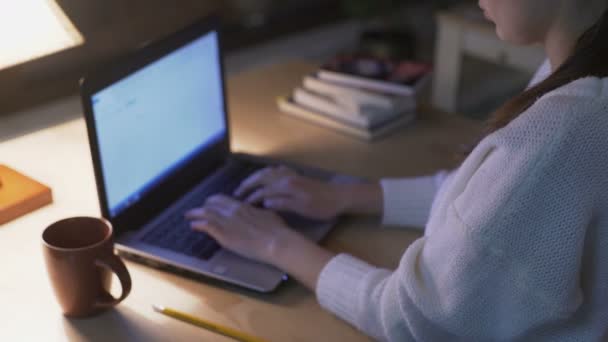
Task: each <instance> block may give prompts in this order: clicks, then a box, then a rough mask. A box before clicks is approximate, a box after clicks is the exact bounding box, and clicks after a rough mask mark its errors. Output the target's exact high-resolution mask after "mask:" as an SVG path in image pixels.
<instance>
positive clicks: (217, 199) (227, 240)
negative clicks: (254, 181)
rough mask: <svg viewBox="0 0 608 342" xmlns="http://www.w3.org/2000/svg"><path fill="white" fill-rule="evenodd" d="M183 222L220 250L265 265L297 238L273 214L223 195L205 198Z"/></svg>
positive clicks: (187, 214)
mask: <svg viewBox="0 0 608 342" xmlns="http://www.w3.org/2000/svg"><path fill="white" fill-rule="evenodd" d="M186 219H188V220H189V221H190V226H191V227H192V229H194V230H198V231H202V232H205V233H207V234H209V235H211V236H212V237H213V238H214V239H215V240H217V242H218V243H219V244H220V245H222V247H224V248H226V249H229V250H231V251H233V252H235V253H237V254H240V255H242V256H245V257H248V258H252V259H255V260H259V261H262V262H266V263H271V262H272V261H273V260H272V259H273V255H275V254H276V251H277V249H278V248H279V246H281V245H282V244H284V243H286V242H287V241H288V239H290V238H292V237H294V234H297V233H295V232H294V231H292V230H291V229H290V228H288V227H287V225H286V224H285V222H284V221H283V220H282V219H281V218H280V217H279V216H278V215H277V214H276V213H274V212H272V211H269V210H264V209H258V208H254V207H252V206H251V205H249V204H246V203H243V202H240V201H237V200H235V199H232V198H230V197H228V196H224V195H215V196H211V197H209V198H208V199H207V201H206V202H205V204H204V205H203V206H202V207H201V208H196V209H192V210H190V211H188V212H187V213H186Z"/></svg>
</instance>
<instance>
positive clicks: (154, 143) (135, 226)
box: [81, 18, 339, 292]
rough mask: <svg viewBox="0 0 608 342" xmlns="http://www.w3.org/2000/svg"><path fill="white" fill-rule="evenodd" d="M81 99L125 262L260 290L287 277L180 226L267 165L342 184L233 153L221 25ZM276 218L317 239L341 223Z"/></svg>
mask: <svg viewBox="0 0 608 342" xmlns="http://www.w3.org/2000/svg"><path fill="white" fill-rule="evenodd" d="M81 97H82V103H83V107H84V113H85V118H86V124H87V129H88V135H89V142H90V147H91V155H92V159H93V166H94V170H95V179H96V183H97V190H98V196H99V203H100V208H101V211H102V215H103V217H105V218H106V219H108V220H109V221H110V222H111V223H112V225H113V227H114V234H115V242H116V249H117V251H118V252H119V253H120V254H121V255H123V256H127V257H131V258H133V259H136V260H139V261H144V262H145V263H147V264H149V265H152V266H158V267H163V268H166V266H169V268H170V269H173V270H182V271H183V270H185V271H188V272H189V273H194V274H198V275H204V276H207V277H212V278H216V279H220V280H223V281H226V282H229V283H232V284H236V285H240V286H243V287H246V288H249V289H252V290H256V291H261V292H270V291H272V290H274V289H275V288H276V287H277V286H278V285H279V284H280V283H281V282H282V281H283V280H285V279H286V278H287V277H286V275H285V274H284V273H283V272H282V271H280V270H278V269H276V268H274V267H272V266H269V265H266V264H262V263H259V262H256V261H253V260H250V259H246V258H243V257H240V256H238V255H237V254H234V253H232V252H230V251H228V250H225V249H223V248H221V247H220V245H219V244H218V243H217V242H216V241H215V240H214V239H213V238H211V237H210V236H208V235H206V234H205V233H202V232H195V231H192V230H191V229H190V226H189V222H187V221H186V220H185V219H184V213H185V212H186V211H187V210H189V209H191V208H194V207H199V206H201V205H202V204H203V203H204V202H205V199H206V198H207V197H209V196H210V195H213V194H218V193H223V194H227V195H231V194H232V192H233V191H234V189H236V187H237V186H238V185H239V184H240V182H241V181H242V180H244V179H245V178H246V177H248V176H249V175H251V174H252V173H253V172H255V171H256V170H259V169H261V168H264V167H267V166H270V165H278V164H282V165H288V166H291V167H293V168H294V169H296V170H297V171H298V172H300V173H301V174H304V175H307V176H310V177H317V178H319V179H323V180H331V179H333V178H336V179H337V178H339V176H337V175H335V174H332V173H331V172H327V171H323V170H318V169H315V168H309V167H303V166H299V165H290V164H285V163H279V162H278V161H275V160H271V159H266V158H264V157H260V156H252V155H247V154H237V153H232V152H231V150H230V132H229V125H228V115H227V108H226V91H225V82H224V70H223V64H222V49H221V38H220V32H219V30H218V22H217V20H216V19H214V18H206V19H203V20H201V21H199V22H197V23H195V24H193V25H191V26H189V27H187V28H185V29H183V30H181V31H179V32H177V33H174V34H172V35H170V36H168V37H167V38H165V39H163V40H160V41H158V42H154V43H151V44H148V45H145V46H143V47H141V48H139V49H138V50H137V51H135V52H133V53H132V54H130V55H128V56H127V57H124V58H122V59H120V60H118V61H116V62H114V63H112V64H111V65H109V66H108V67H106V68H103V69H99V70H97V71H95V72H94V73H92V74H91V75H88V76H87V77H86V78H84V79H83V80H82V81H81ZM279 215H281V216H282V217H283V218H284V219H285V220H286V221H287V223H288V224H289V225H290V226H291V227H293V228H294V229H299V230H301V231H302V232H303V233H304V234H306V235H307V236H308V237H309V238H311V239H313V240H316V241H319V240H320V239H322V238H323V237H324V236H325V235H326V234H327V232H328V231H329V230H330V229H331V227H332V226H333V225H334V223H335V222H334V221H330V222H325V221H316V220H311V219H306V218H304V217H300V216H298V215H295V214H293V213H279Z"/></svg>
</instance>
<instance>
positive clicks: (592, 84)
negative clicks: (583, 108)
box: [541, 76, 608, 102]
mask: <svg viewBox="0 0 608 342" xmlns="http://www.w3.org/2000/svg"><path fill="white" fill-rule="evenodd" d="M552 96H569V97H573V98H578V99H580V100H589V99H591V98H593V99H596V100H600V101H603V102H607V101H608V77H603V78H600V77H595V76H588V77H583V78H579V79H577V80H574V81H572V82H570V83H568V84H566V85H563V86H561V87H559V88H557V89H555V90H553V91H551V92H549V93H547V94H546V95H545V96H543V97H552ZM541 99H542V98H541Z"/></svg>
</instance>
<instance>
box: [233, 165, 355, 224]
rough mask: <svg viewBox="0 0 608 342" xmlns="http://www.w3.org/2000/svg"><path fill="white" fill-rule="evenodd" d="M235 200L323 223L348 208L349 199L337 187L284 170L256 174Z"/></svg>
mask: <svg viewBox="0 0 608 342" xmlns="http://www.w3.org/2000/svg"><path fill="white" fill-rule="evenodd" d="M234 196H235V197H237V198H244V201H245V202H246V203H248V204H251V205H256V204H258V205H263V207H265V208H268V209H272V210H276V211H289V212H294V213H296V214H299V215H301V216H304V217H308V218H312V219H319V220H327V219H332V218H334V217H336V216H338V215H340V214H342V213H343V211H344V210H345V207H346V199H345V198H344V196H342V193H341V192H340V191H339V189H338V186H337V185H335V184H331V183H325V182H321V181H318V180H315V179H311V178H307V177H304V176H301V175H299V174H297V173H296V172H295V171H293V170H291V169H289V168H287V167H284V166H279V167H268V168H265V169H262V170H259V171H257V172H255V173H253V174H252V175H251V176H249V177H248V178H247V179H245V180H244V181H243V182H242V183H241V184H240V186H239V187H238V188H237V189H236V190H235V192H234Z"/></svg>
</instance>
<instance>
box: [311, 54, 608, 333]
mask: <svg viewBox="0 0 608 342" xmlns="http://www.w3.org/2000/svg"><path fill="white" fill-rule="evenodd" d="M544 68H545V71H544V73H546V72H547V69H548V68H547V65H545V67H544ZM541 74H542V72H541ZM540 77H542V75H537V79H536V80H535V81H538V79H539V78H540ZM606 166H608V78H605V79H598V78H591V77H589V78H583V79H579V80H577V81H574V82H572V83H570V84H568V85H566V86H563V87H561V88H559V89H557V90H555V91H552V92H550V93H549V94H546V95H545V96H543V97H542V98H540V99H539V100H538V101H537V102H536V103H535V104H534V105H533V106H532V107H530V108H529V109H528V110H527V111H526V112H524V113H523V114H522V115H520V116H519V117H518V118H517V119H515V120H514V121H512V122H511V123H510V124H509V125H507V126H506V127H504V128H502V129H500V130H498V131H496V132H494V133H493V134H491V135H489V136H488V137H486V138H485V139H484V140H482V142H481V143H480V144H479V145H478V146H477V147H476V148H475V149H474V150H473V152H472V153H471V154H470V155H469V157H468V158H467V159H466V160H465V161H464V163H463V164H462V165H461V166H460V167H459V168H458V169H457V170H455V171H453V172H451V173H448V172H446V171H441V172H439V173H437V174H435V175H431V176H427V177H420V178H407V179H384V180H382V182H381V183H382V187H383V191H384V214H383V223H384V224H387V225H401V226H407V227H412V226H424V227H425V232H424V237H422V238H420V239H418V240H417V241H415V242H414V243H413V244H412V245H410V246H409V247H408V248H407V250H406V251H405V253H404V255H403V257H402V259H401V262H400V264H399V267H398V268H397V269H396V270H394V271H390V270H385V269H380V268H376V267H373V266H371V265H369V264H367V263H365V262H363V261H360V260H358V259H356V258H354V257H352V256H350V255H346V254H340V255H338V256H336V257H334V258H333V259H332V260H331V261H330V262H329V263H328V264H327V266H325V268H324V269H323V270H322V272H321V275H320V277H319V281H318V283H317V289H316V293H317V297H318V300H319V303H320V304H321V305H322V306H323V307H324V308H326V309H327V310H329V311H331V312H333V313H335V314H336V315H338V316H339V317H341V318H343V319H344V320H346V321H348V322H349V323H351V324H352V325H354V326H355V327H357V328H358V329H360V330H362V331H363V332H365V333H366V334H368V335H370V336H372V337H375V338H377V339H379V340H387V341H412V340H417V341H484V340H507V341H513V340H517V341H520V340H521V341H601V340H608V170H606Z"/></svg>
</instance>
